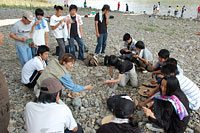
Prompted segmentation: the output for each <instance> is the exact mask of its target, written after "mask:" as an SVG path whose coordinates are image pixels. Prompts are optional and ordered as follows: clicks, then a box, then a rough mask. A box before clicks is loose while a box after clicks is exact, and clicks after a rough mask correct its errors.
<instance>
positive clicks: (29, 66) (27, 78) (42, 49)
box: [22, 45, 49, 89]
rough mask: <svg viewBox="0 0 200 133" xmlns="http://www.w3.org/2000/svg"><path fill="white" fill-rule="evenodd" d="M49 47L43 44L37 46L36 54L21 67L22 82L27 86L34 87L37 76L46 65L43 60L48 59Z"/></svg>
mask: <svg viewBox="0 0 200 133" xmlns="http://www.w3.org/2000/svg"><path fill="white" fill-rule="evenodd" d="M48 54H49V48H48V47H47V46H45V45H42V46H39V48H38V51H37V56H36V57H34V58H32V59H31V60H29V61H28V62H27V63H26V64H25V65H24V67H23V68H22V83H23V84H24V85H25V86H26V87H28V88H30V89H31V88H34V86H35V84H36V82H37V80H38V78H39V76H40V75H41V73H42V72H43V70H44V69H45V67H46V63H45V60H47V59H48Z"/></svg>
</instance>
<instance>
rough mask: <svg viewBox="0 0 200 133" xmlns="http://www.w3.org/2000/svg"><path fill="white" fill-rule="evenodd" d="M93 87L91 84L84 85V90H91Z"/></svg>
mask: <svg viewBox="0 0 200 133" xmlns="http://www.w3.org/2000/svg"><path fill="white" fill-rule="evenodd" d="M93 88H94V87H93V86H92V85H86V86H85V89H86V90H92V89H93Z"/></svg>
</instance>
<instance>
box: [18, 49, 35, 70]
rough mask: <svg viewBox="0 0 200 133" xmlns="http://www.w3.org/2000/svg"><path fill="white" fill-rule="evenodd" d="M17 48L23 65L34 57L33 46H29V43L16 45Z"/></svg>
mask: <svg viewBox="0 0 200 133" xmlns="http://www.w3.org/2000/svg"><path fill="white" fill-rule="evenodd" d="M15 48H16V51H17V55H18V57H19V60H20V62H21V65H22V67H23V66H24V64H25V63H26V62H27V61H29V60H30V59H31V58H32V52H31V48H30V47H29V45H22V46H15Z"/></svg>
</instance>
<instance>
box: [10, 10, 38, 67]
mask: <svg viewBox="0 0 200 133" xmlns="http://www.w3.org/2000/svg"><path fill="white" fill-rule="evenodd" d="M33 20H34V17H33V14H32V13H31V12H29V11H25V12H24V14H23V17H22V19H21V20H19V21H18V22H16V23H15V24H14V25H13V26H12V28H11V32H10V37H11V38H13V39H14V40H15V48H16V50H17V55H18V57H19V60H20V62H21V65H22V67H23V66H24V64H25V63H26V62H27V61H29V60H30V59H31V58H32V52H31V48H30V46H29V43H28V42H27V40H28V38H30V32H31V27H32V24H31V22H32V21H33Z"/></svg>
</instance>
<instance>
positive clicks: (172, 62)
mask: <svg viewBox="0 0 200 133" xmlns="http://www.w3.org/2000/svg"><path fill="white" fill-rule="evenodd" d="M165 63H166V64H174V65H177V60H176V59H174V58H168V59H167V61H166V62H165Z"/></svg>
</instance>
